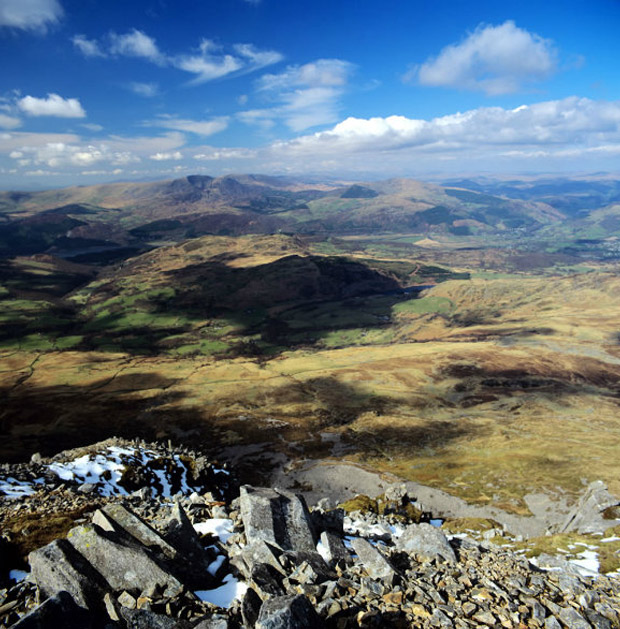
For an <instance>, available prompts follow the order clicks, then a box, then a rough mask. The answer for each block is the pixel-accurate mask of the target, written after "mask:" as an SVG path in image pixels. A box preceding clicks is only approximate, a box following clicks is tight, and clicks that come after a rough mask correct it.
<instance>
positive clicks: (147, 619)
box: [121, 608, 191, 629]
mask: <svg viewBox="0 0 620 629" xmlns="http://www.w3.org/2000/svg"><path fill="white" fill-rule="evenodd" d="M121 614H122V615H123V618H124V619H125V622H126V623H127V629H190V627H191V624H190V623H189V622H187V621H185V620H179V619H178V618H170V616H164V615H163V614H156V613H155V612H152V611H148V610H146V609H125V608H123V609H122V610H121Z"/></svg>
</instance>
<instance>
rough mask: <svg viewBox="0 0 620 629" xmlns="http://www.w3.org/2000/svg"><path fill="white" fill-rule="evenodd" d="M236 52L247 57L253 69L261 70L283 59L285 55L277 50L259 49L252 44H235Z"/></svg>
mask: <svg viewBox="0 0 620 629" xmlns="http://www.w3.org/2000/svg"><path fill="white" fill-rule="evenodd" d="M233 48H234V50H235V52H236V53H237V54H238V55H240V56H241V57H244V58H245V59H247V60H248V61H249V63H250V66H249V67H250V68H251V69H252V70H260V69H261V68H266V67H267V66H270V65H273V64H274V63H278V62H279V61H282V59H283V56H282V55H281V54H280V53H279V52H276V51H275V50H259V49H258V48H256V46H253V45H252V44H235V45H234V46H233Z"/></svg>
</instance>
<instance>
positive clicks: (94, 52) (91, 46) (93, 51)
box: [71, 35, 107, 57]
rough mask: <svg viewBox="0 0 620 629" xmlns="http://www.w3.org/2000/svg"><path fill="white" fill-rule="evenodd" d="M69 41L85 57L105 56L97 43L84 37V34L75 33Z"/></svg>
mask: <svg viewBox="0 0 620 629" xmlns="http://www.w3.org/2000/svg"><path fill="white" fill-rule="evenodd" d="M71 41H72V42H73V45H74V46H75V47H76V48H77V49H78V50H79V51H80V52H81V53H82V54H83V55H84V56H85V57H107V54H106V53H105V52H104V51H103V50H102V49H101V47H100V46H99V43H98V42H97V41H95V40H93V39H86V37H85V36H84V35H75V36H74V37H72V38H71Z"/></svg>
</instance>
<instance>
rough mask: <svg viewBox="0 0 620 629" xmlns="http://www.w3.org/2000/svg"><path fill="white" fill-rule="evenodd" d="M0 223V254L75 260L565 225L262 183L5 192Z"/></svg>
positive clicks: (455, 197)
mask: <svg viewBox="0 0 620 629" xmlns="http://www.w3.org/2000/svg"><path fill="white" fill-rule="evenodd" d="M0 217H1V219H0V220H1V222H0V253H3V254H4V255H11V254H13V255H14V254H32V253H41V252H48V253H54V254H56V255H61V256H62V257H71V258H73V259H76V260H77V259H78V256H84V255H88V254H89V253H90V254H92V253H103V252H105V251H108V253H110V252H113V251H114V250H115V249H117V250H120V251H119V252H118V253H119V258H120V257H123V256H125V257H126V254H127V252H128V251H129V252H130V253H132V254H135V253H137V252H140V251H144V250H145V249H146V248H148V247H149V246H151V245H152V244H153V243H155V244H157V243H160V242H170V241H173V242H178V241H180V240H183V239H185V238H192V237H196V236H200V235H205V234H214V235H241V234H249V233H257V234H270V233H277V232H285V233H300V234H319V235H325V234H367V233H377V232H381V233H390V232H394V233H403V232H409V233H411V232H415V233H422V234H427V233H445V234H453V235H469V234H473V235H485V234H502V235H507V234H508V235H510V234H513V235H514V234H518V233H521V232H522V231H523V230H528V231H532V230H536V229H539V228H541V227H544V226H546V225H550V224H555V223H557V222H559V221H561V220H562V219H563V215H562V214H561V213H560V212H558V211H557V210H555V209H554V208H552V207H551V206H549V205H546V204H544V203H540V202H536V201H530V200H511V199H508V198H504V197H498V196H492V195H488V194H483V193H479V192H475V191H471V190H465V189H461V188H442V187H440V186H435V185H432V184H426V183H422V182H419V181H413V180H409V179H392V180H387V181H382V182H370V183H354V184H347V185H338V186H337V185H316V184H304V183H303V182H296V181H292V180H288V179H280V178H274V177H264V176H259V175H242V176H225V177H217V178H213V177H208V176H201V175H193V176H188V177H184V178H182V179H174V180H168V181H160V182H149V183H118V184H106V185H98V186H86V187H73V188H65V189H62V190H51V191H50V190H48V191H42V192H32V193H15V192H4V193H0ZM82 260H83V258H82ZM108 260H109V257H108V258H106V261H108Z"/></svg>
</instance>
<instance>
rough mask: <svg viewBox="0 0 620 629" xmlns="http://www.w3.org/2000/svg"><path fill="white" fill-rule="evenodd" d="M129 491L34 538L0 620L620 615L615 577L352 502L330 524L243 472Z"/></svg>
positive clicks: (192, 622) (530, 620)
mask: <svg viewBox="0 0 620 629" xmlns="http://www.w3.org/2000/svg"><path fill="white" fill-rule="evenodd" d="M229 481H230V479H228V478H227V483H228V484H230V483H229ZM63 491H64V490H63ZM140 491H141V490H140V488H139V489H138V490H137V491H136V492H135V493H134V494H131V495H128V496H124V495H120V496H116V497H101V499H100V504H99V505H98V506H99V510H98V511H94V512H91V514H90V515H86V516H85V517H83V518H82V519H83V520H84V521H83V522H82V523H79V524H78V525H77V526H74V527H73V528H72V529H71V530H70V531H69V532H68V534H67V535H66V536H64V537H61V538H59V539H57V540H54V541H52V542H50V543H49V544H47V545H45V546H43V547H42V548H40V549H38V550H35V551H33V552H32V553H31V554H30V567H31V573H30V575H29V576H28V577H27V579H26V580H25V581H21V582H19V583H17V584H16V585H13V586H10V587H6V588H5V589H3V590H0V626H2V627H9V626H13V627H16V628H18V629H24V628H26V629H28V628H31V627H36V628H38V629H42V628H43V629H47V628H49V629H52V628H53V629H56V628H57V627H80V628H81V629H83V628H91V627H92V628H99V627H101V628H102V629H103V628H104V627H106V628H109V629H113V628H121V629H122V628H162V629H167V628H172V627H180V628H187V629H191V628H200V629H228V628H230V629H234V628H238V627H250V628H252V627H256V628H259V629H285V628H287V629H302V628H305V627H309V628H318V627H327V628H330V629H331V628H334V629H348V628H349V627H350V628H360V627H369V628H370V627H394V628H398V629H400V628H406V627H446V628H449V627H454V628H466V627H485V626H486V627H523V628H529V627H541V628H542V627H545V628H553V627H559V628H566V627H570V628H572V627H577V628H581V627H583V628H590V627H594V628H604V629H606V628H608V627H609V628H612V627H620V612H619V610H620V581H619V580H618V579H616V578H613V577H605V576H600V577H598V578H596V579H594V578H583V577H580V576H578V575H575V574H571V573H570V572H569V571H567V570H566V569H564V568H562V567H560V568H559V569H556V570H554V571H550V572H545V571H543V570H541V569H539V568H537V567H536V566H534V565H532V564H531V563H529V562H528V560H527V559H526V558H525V557H523V556H520V555H517V554H515V553H513V552H511V551H510V550H509V549H506V548H500V547H497V546H493V545H492V544H490V543H489V542H486V541H485V542H483V543H478V542H476V541H474V540H473V539H466V538H462V537H450V536H446V535H445V534H444V532H443V531H442V530H441V529H439V528H437V527H435V526H431V525H430V524H428V523H422V524H418V523H416V522H414V521H410V522H403V521H402V520H401V521H399V524H398V525H395V524H394V523H393V521H392V520H391V519H390V518H389V517H387V518H386V517H383V516H378V515H376V514H373V515H369V516H365V515H364V514H362V513H359V512H357V513H351V514H349V516H348V525H347V526H346V527H345V529H344V530H343V525H342V523H343V517H342V513H340V512H339V510H338V509H332V510H329V509H328V510H326V509H324V508H319V507H315V508H314V509H308V507H307V505H306V503H305V502H304V500H303V499H302V498H301V497H299V496H298V495H296V494H294V493H291V492H286V491H280V490H276V489H269V488H257V487H251V486H244V487H242V488H241V491H240V494H239V496H238V497H237V498H235V499H234V500H232V501H230V500H226V499H221V497H222V496H223V495H224V494H222V493H221V492H219V490H218V488H217V487H213V486H212V487H210V488H208V489H207V488H203V489H202V491H201V492H195V493H193V494H192V495H191V496H182V495H178V496H176V497H175V499H174V501H172V502H171V501H170V499H169V498H167V497H156V496H152V495H144V493H140ZM149 493H150V492H149ZM394 493H395V495H396V499H397V501H398V502H401V503H404V502H405V501H406V500H407V497H406V495H405V496H403V495H401V494H402V490H401V489H400V488H398V487H397V488H395V489H394ZM54 495H58V494H50V500H54V498H53V496H54ZM67 499H68V500H70V498H67ZM74 499H75V501H77V502H80V501H83V500H84V496H83V494H82V493H81V492H79V491H78V490H77V489H75V491H74ZM20 500H25V499H20ZM41 502H42V503H44V502H45V499H44V498H43V497H41ZM587 502H588V501H587V500H585V501H584V503H587ZM17 504H18V503H15V505H17ZM324 506H325V505H324ZM352 523H353V524H354V526H352ZM3 576H4V575H3ZM35 595H38V597H39V599H40V601H41V604H40V605H38V606H37V605H36V598H35Z"/></svg>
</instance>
